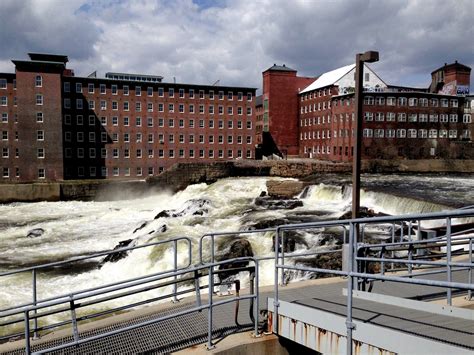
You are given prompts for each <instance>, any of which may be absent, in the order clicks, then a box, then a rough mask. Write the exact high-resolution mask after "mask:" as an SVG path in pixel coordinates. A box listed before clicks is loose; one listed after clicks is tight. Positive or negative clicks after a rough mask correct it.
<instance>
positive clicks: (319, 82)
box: [300, 64, 355, 94]
mask: <svg viewBox="0 0 474 355" xmlns="http://www.w3.org/2000/svg"><path fill="white" fill-rule="evenodd" d="M354 67H355V64H350V65H346V66H345V67H341V68H337V69H334V70H331V71H328V72H326V73H324V74H322V75H321V76H320V77H319V78H318V79H316V80H315V81H313V83H311V85H309V86H307V87H306V88H305V89H303V90H302V91H300V94H303V93H305V92H309V91H313V90H316V89H320V88H323V87H326V86H330V85H334V84H335V83H336V82H337V81H338V80H339V79H341V78H342V77H343V76H344V75H346V74H347V73H348V72H350V71H351V70H352V69H354Z"/></svg>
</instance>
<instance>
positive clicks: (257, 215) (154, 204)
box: [0, 175, 474, 309]
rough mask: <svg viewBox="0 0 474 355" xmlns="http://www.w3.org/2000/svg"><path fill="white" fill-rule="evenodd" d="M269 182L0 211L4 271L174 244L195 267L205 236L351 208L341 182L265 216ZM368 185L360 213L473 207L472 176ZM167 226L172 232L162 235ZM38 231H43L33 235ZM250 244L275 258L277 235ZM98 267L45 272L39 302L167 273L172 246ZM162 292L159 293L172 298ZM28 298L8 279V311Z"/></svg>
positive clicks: (314, 239)
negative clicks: (261, 200) (259, 201)
mask: <svg viewBox="0 0 474 355" xmlns="http://www.w3.org/2000/svg"><path fill="white" fill-rule="evenodd" d="M268 179H269V178H229V179H223V180H220V181H218V182H216V183H214V184H211V185H206V184H197V185H191V186H189V187H188V188H186V189H185V190H183V191H180V192H177V193H174V194H173V193H170V192H166V191H165V192H162V193H156V194H154V195H151V196H146V197H143V196H142V197H140V198H137V199H133V200H121V196H116V199H115V200H114V201H105V202H81V201H70V202H40V203H13V204H6V205H0V230H1V233H0V272H2V271H7V270H12V269H17V268H21V267H27V266H31V265H37V264H42V263H47V262H53V261H60V260H66V259H69V258H72V257H75V256H79V255H85V254H90V253H94V252H98V251H103V250H108V249H112V248H114V247H115V246H116V245H117V244H118V242H120V241H122V240H127V239H134V243H135V245H140V244H144V243H148V242H152V241H158V240H164V239H167V238H170V237H174V236H187V237H189V238H191V239H192V240H193V260H192V262H193V264H194V263H197V262H198V259H197V254H198V252H197V248H198V240H199V237H200V236H201V235H203V234H205V233H209V232H212V231H238V230H243V229H249V228H252V226H255V225H256V224H259V223H262V222H268V221H272V220H273V221H275V220H276V221H278V220H289V221H292V220H294V219H292V218H294V217H295V216H306V218H309V219H312V220H317V219H329V218H337V217H339V216H340V215H341V214H342V213H343V212H344V211H348V210H349V209H350V201H351V197H350V194H349V193H347V189H346V192H345V193H344V189H342V188H341V186H342V185H343V184H345V183H347V181H346V180H347V179H346V178H339V177H337V176H332V177H331V178H327V179H326V180H325V182H324V183H321V182H319V183H317V184H315V185H314V186H311V188H310V189H309V191H308V194H307V196H306V197H305V198H302V199H301V200H302V201H303V206H302V207H298V208H296V209H293V210H268V209H264V208H258V207H256V206H255V205H254V203H253V202H254V199H255V198H256V197H257V196H259V195H260V193H261V192H262V191H265V190H266V181H267V180H268ZM272 179H278V178H272ZM363 181H364V186H365V191H363V192H362V197H361V205H363V206H366V207H369V208H372V209H374V210H375V211H379V212H385V213H389V214H405V213H413V212H432V211H439V210H443V209H447V208H452V207H459V206H460V205H473V204H474V179H473V178H472V177H470V176H461V177H454V176H422V175H420V176H417V175H389V176H381V175H367V176H364V178H363ZM199 201H201V202H202V201H205V202H206V204H205V206H204V209H202V208H201V209H199V206H197V205H198V204H199ZM170 209H172V210H175V211H177V212H182V214H183V215H182V216H178V217H161V218H157V219H155V216H157V214H158V213H159V212H161V211H163V210H170ZM198 210H199V211H200V212H199V213H194V212H196V211H198ZM308 216H309V217H308ZM145 223H146V225H145V226H144V227H143V228H141V229H139V230H137V231H135V230H136V229H137V228H139V227H141V226H143V225H144V224H145ZM163 225H166V231H165V232H162V231H161V230H162V229H163ZM35 228H41V229H42V230H44V233H43V234H42V235H41V236H38V237H27V234H28V232H29V231H30V230H32V229H35ZM134 231H135V232H134ZM303 238H304V239H305V240H304V242H303V243H300V244H297V249H298V250H299V251H302V250H308V249H309V250H316V249H317V248H320V242H321V235H320V234H318V233H316V234H315V233H306V234H304V235H303ZM248 240H249V241H250V243H251V246H252V249H253V251H254V253H255V254H257V255H258V256H264V255H271V246H272V235H271V233H266V234H257V235H253V236H251V237H249V238H248ZM180 249H182V250H181V251H180V255H179V260H180V264H181V265H184V264H185V263H186V262H187V261H188V260H187V254H186V252H185V250H184V245H183V248H180ZM208 255H209V253H208V251H207V252H205V256H208ZM100 260H101V258H99V259H96V260H94V261H92V262H87V263H86V262H84V263H79V264H78V265H77V266H75V267H73V268H67V269H65V268H62V269H54V270H50V271H47V272H40V273H39V274H38V299H44V298H47V297H51V296H53V295H58V294H67V293H70V292H73V291H75V290H80V289H84V288H86V287H93V286H96V285H102V284H105V283H108V282H114V281H118V280H124V279H128V278H132V277H137V276H140V275H144V274H149V273H152V272H158V271H160V270H167V269H170V268H171V266H172V263H173V257H172V252H171V245H165V246H159V247H153V248H146V249H139V250H135V251H133V252H132V253H130V255H129V256H128V257H126V258H125V259H122V260H120V261H118V262H115V263H105V264H104V265H103V266H102V267H101V268H99V267H98V263H99V262H100ZM260 276H261V281H263V284H271V283H272V281H273V273H272V265H271V262H270V261H269V262H267V263H264V264H263V265H262V268H261V274H260ZM154 292H155V295H156V294H158V293H159V292H164V291H163V290H160V291H157V290H155V291H154ZM156 292H158V293H156ZM151 294H153V293H151ZM136 297H137V299H139V297H141V296H136ZM30 300H31V273H24V274H20V275H15V276H8V277H3V278H0V309H3V308H5V307H8V306H12V305H15V304H19V303H23V302H29V301H30ZM129 300H130V298H129V299H127V301H129ZM117 302H119V301H117Z"/></svg>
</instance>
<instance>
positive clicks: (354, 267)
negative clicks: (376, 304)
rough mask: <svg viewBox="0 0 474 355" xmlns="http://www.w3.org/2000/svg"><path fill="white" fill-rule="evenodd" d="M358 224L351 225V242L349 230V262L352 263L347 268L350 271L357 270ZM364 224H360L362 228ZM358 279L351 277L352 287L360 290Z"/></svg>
mask: <svg viewBox="0 0 474 355" xmlns="http://www.w3.org/2000/svg"><path fill="white" fill-rule="evenodd" d="M359 227H360V226H359V224H355V225H353V230H352V244H351V232H349V250H350V254H349V263H350V264H351V265H352V266H351V267H352V269H349V270H350V271H359V261H358V260H357V258H356V257H357V254H358V253H359V250H358V248H357V244H358V239H359ZM364 227H365V225H362V228H364ZM359 286H360V285H359V279H358V278H357V277H353V278H352V289H353V290H355V289H357V290H360V287H359Z"/></svg>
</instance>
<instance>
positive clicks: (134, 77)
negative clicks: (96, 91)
mask: <svg viewBox="0 0 474 355" xmlns="http://www.w3.org/2000/svg"><path fill="white" fill-rule="evenodd" d="M105 77H106V78H107V79H113V80H130V81H146V82H152V83H161V80H163V77H162V76H160V75H147V74H129V73H113V72H108V73H105Z"/></svg>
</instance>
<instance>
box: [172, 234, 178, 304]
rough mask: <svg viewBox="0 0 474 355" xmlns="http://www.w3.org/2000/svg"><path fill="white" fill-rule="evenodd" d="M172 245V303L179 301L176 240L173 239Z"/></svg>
mask: <svg viewBox="0 0 474 355" xmlns="http://www.w3.org/2000/svg"><path fill="white" fill-rule="evenodd" d="M173 247H174V272H175V275H174V284H173V294H174V295H173V303H177V302H179V300H178V297H177V293H178V284H177V281H178V276H177V275H176V271H177V270H178V241H177V240H176V239H175V240H174V241H173Z"/></svg>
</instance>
